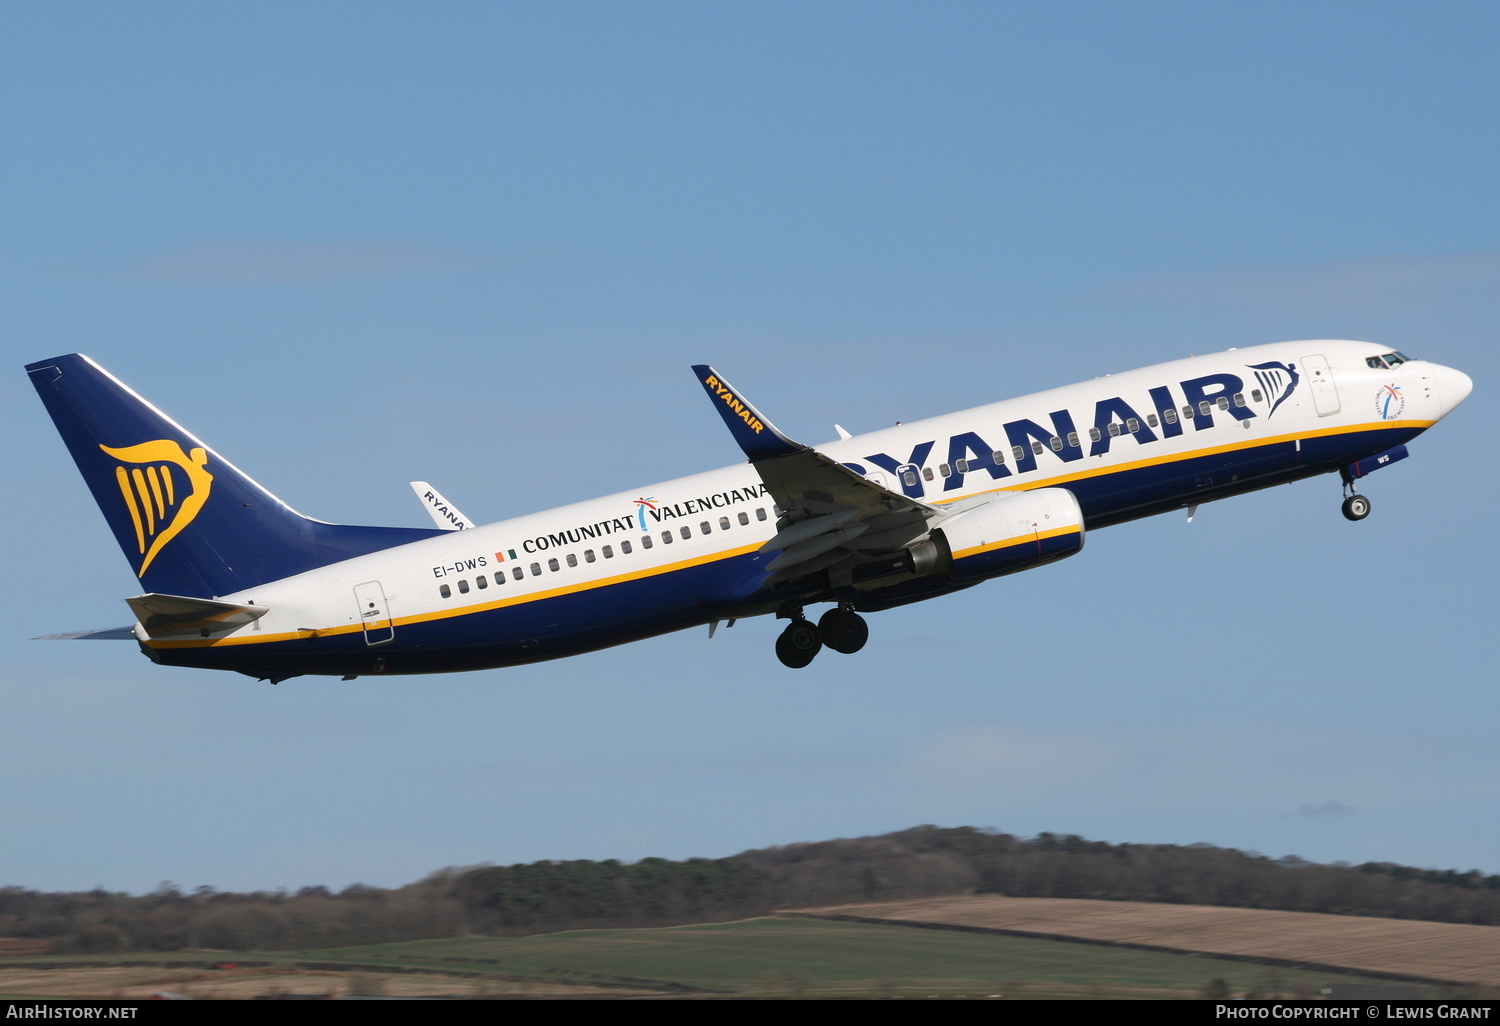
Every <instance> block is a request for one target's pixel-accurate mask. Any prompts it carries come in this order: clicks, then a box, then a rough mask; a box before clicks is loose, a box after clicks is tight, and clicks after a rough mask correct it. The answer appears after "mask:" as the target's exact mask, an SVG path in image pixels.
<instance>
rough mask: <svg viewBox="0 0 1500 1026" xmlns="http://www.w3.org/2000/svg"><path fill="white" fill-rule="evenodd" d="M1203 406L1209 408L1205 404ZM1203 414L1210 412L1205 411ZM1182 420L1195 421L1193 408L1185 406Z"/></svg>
mask: <svg viewBox="0 0 1500 1026" xmlns="http://www.w3.org/2000/svg"><path fill="white" fill-rule="evenodd" d="M1203 405H1205V406H1207V405H1208V404H1207V403H1204V404H1203ZM1203 412H1204V413H1207V412H1208V411H1207V410H1204V411H1203ZM1182 419H1183V420H1192V419H1193V408H1192V407H1191V406H1184V407H1183V408H1182Z"/></svg>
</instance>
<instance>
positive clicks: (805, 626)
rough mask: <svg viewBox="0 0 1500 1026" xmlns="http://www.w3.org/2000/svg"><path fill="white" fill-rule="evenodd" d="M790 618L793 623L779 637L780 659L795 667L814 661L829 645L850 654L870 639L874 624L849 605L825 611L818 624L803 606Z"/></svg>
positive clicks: (778, 652) (778, 649)
mask: <svg viewBox="0 0 1500 1026" xmlns="http://www.w3.org/2000/svg"><path fill="white" fill-rule="evenodd" d="M790 619H791V621H792V622H791V623H789V624H787V625H786V630H784V631H782V632H781V636H780V637H778V638H777V639H776V658H777V659H780V660H781V662H782V665H784V666H790V667H791V668H792V669H794V670H800V669H802V667H804V666H806V665H807V664H808V663H810V662H812V661H813V658H814V657H815V656H816V655H817V654H818V653H819V652H820V651H822V650H823V646H825V645H826V646H828V647H829V648H831V649H833V650H834V651H835V652H843V653H844V654H846V655H850V654H853V653H855V652H858V651H859V650H860V649H862V648H864V647H865V642H866V641H868V640H870V626H869V624H867V623H865V618H864V617H862V616H860V615H859V614H858V613H856V612H855V611H854V610H853V609H850V608H848V607H847V606H836V607H835V608H833V609H830V610H829V611H828V612H826V613H824V614H823V616H822V617H821V618H820V619H819V620H818V625H817V626H816V627H814V626H813V625H812V622H811V621H809V620H808V619H807V618H806V617H805V616H803V615H802V610H800V609H798V610H797V611H796V613H795V614H794V615H793V616H792V617H791V618H790Z"/></svg>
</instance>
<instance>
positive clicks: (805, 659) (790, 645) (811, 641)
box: [776, 620, 823, 670]
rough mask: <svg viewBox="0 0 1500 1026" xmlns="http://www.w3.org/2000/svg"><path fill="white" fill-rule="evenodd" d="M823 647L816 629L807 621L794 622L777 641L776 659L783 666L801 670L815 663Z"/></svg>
mask: <svg viewBox="0 0 1500 1026" xmlns="http://www.w3.org/2000/svg"><path fill="white" fill-rule="evenodd" d="M822 647H823V642H822V641H820V640H819V639H818V629H817V628H816V627H814V626H813V625H812V624H810V623H808V622H807V621H806V620H793V621H792V622H791V623H789V624H787V627H786V630H784V631H782V632H781V636H780V637H778V638H777V639H776V658H777V659H780V660H781V662H782V665H783V666H790V667H791V668H792V669H794V670H800V669H802V667H804V666H806V665H807V664H808V663H810V662H812V661H813V657H814V656H816V655H817V654H818V651H819V650H820V649H821V648H822Z"/></svg>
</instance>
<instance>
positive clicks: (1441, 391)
mask: <svg viewBox="0 0 1500 1026" xmlns="http://www.w3.org/2000/svg"><path fill="white" fill-rule="evenodd" d="M1432 372H1433V377H1434V379H1435V380H1436V381H1437V387H1438V403H1439V405H1440V408H1441V409H1442V411H1443V412H1442V414H1441V416H1444V417H1446V416H1447V415H1448V414H1450V413H1452V412H1453V411H1454V410H1456V409H1457V408H1458V404H1459V403H1461V402H1463V401H1464V400H1465V399H1467V398H1469V393H1470V392H1472V391H1474V381H1473V379H1472V378H1470V377H1469V376H1468V375H1467V374H1465V373H1464V372H1463V371H1461V370H1454V369H1453V368H1452V367H1444V366H1443V365H1442V364H1434V365H1433V367H1432Z"/></svg>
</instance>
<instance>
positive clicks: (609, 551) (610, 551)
mask: <svg viewBox="0 0 1500 1026" xmlns="http://www.w3.org/2000/svg"><path fill="white" fill-rule="evenodd" d="M599 551H600V552H602V553H604V558H605V559H614V558H615V550H614V548H613V547H611V546H609V545H605V546H603V547H602V548H600V549H599Z"/></svg>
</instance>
